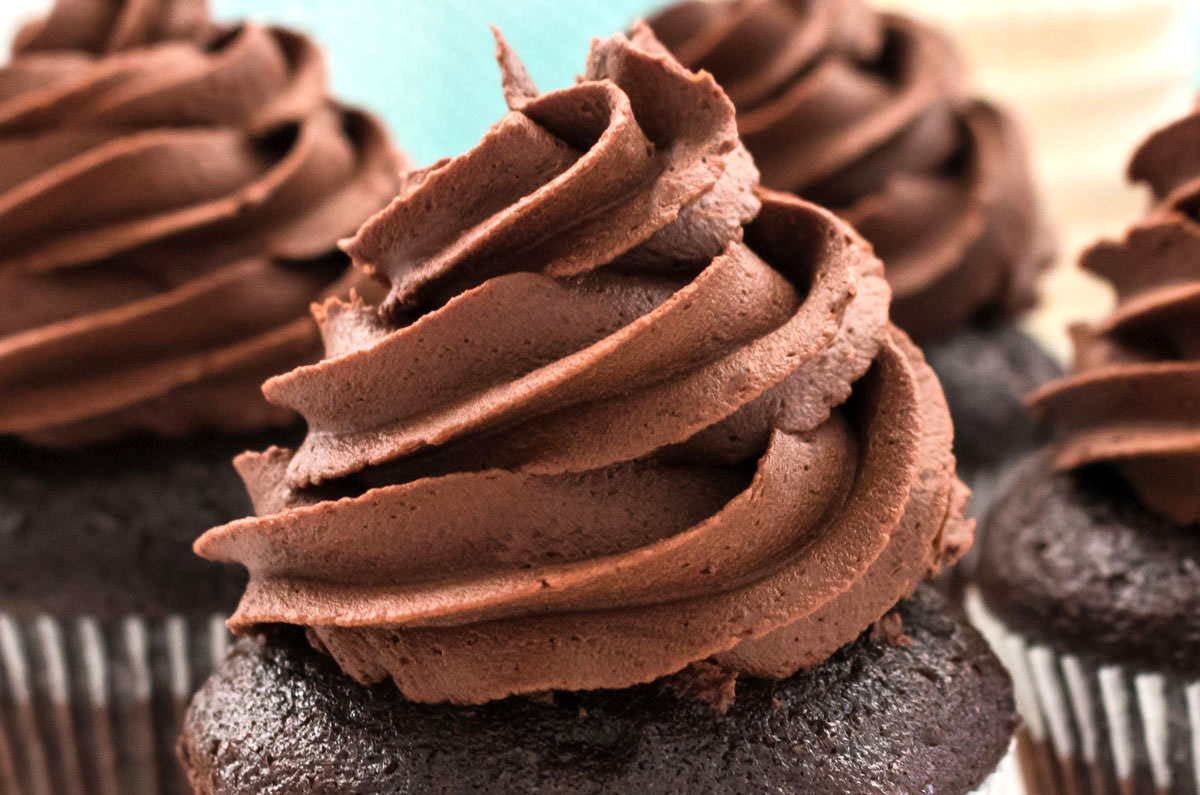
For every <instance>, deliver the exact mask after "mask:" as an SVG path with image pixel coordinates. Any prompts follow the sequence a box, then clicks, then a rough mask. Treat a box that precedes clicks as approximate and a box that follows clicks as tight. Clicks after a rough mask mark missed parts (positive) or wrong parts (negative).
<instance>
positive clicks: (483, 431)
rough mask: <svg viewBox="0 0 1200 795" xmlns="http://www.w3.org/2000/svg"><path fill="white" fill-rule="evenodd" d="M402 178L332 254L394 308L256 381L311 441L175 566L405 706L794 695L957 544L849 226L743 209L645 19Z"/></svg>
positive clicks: (940, 468)
mask: <svg viewBox="0 0 1200 795" xmlns="http://www.w3.org/2000/svg"><path fill="white" fill-rule="evenodd" d="M498 41H499V47H498V60H499V62H500V65H501V70H502V74H503V85H504V91H505V95H506V97H507V100H508V103H509V106H510V108H511V110H510V112H509V113H507V114H506V115H505V116H504V117H503V118H501V120H500V121H499V122H498V123H496V124H495V125H494V126H493V127H492V129H491V130H490V131H489V132H488V134H487V135H486V136H485V137H484V138H483V139H482V141H481V142H480V143H479V145H478V146H477V147H476V148H475V149H473V150H471V151H470V152H468V153H467V154H465V155H462V156H460V157H458V158H455V159H453V160H448V161H443V162H440V163H438V164H435V165H434V166H432V167H431V168H429V169H426V170H423V171H419V172H415V173H413V174H411V175H410V176H409V178H408V179H407V184H406V185H405V187H404V189H403V190H402V192H401V194H400V195H399V196H398V197H397V198H396V199H395V200H394V201H393V202H392V204H391V205H390V206H389V207H388V208H387V209H386V210H384V211H383V212H381V213H379V214H378V215H376V216H375V217H373V218H372V219H371V221H369V222H368V223H367V224H366V225H365V226H364V227H363V228H362V229H361V230H359V233H358V234H357V235H356V236H355V237H354V238H353V239H351V240H349V241H348V242H347V243H346V244H345V247H346V250H347V251H348V252H350V254H351V256H352V257H353V259H354V261H355V263H356V265H358V266H359V267H361V268H362V269H364V270H365V271H367V272H370V273H373V274H375V275H376V276H378V277H380V278H382V279H384V280H385V281H386V282H387V284H388V285H389V293H388V296H387V299H386V300H385V301H384V302H383V303H382V305H381V306H379V307H375V306H371V305H369V304H367V303H366V302H364V301H362V300H352V301H349V302H346V301H341V300H336V299H333V300H330V301H327V302H326V303H325V304H323V305H322V306H321V307H320V309H319V311H318V312H317V319H318V322H319V323H320V325H321V327H322V333H323V336H324V339H325V345H326V351H327V355H326V358H325V359H324V360H323V361H321V362H320V363H318V364H315V365H310V366H306V367H300V368H298V369H296V370H293V371H292V372H290V373H287V374H285V375H282V376H279V377H276V378H273V379H271V380H270V381H268V382H267V384H266V386H265V387H264V391H265V392H266V394H267V396H268V397H269V398H270V399H271V400H272V401H274V402H275V403H277V404H279V405H282V406H286V407H288V408H291V409H294V410H296V411H297V412H299V413H301V414H302V415H304V417H305V419H306V420H307V421H308V434H307V437H306V438H305V440H304V442H303V443H302V444H301V445H300V447H299V448H298V449H296V450H294V451H292V450H284V449H280V448H272V449H269V450H267V451H266V452H263V453H247V454H244V455H243V456H242V457H240V458H239V460H238V461H237V466H238V469H239V471H240V472H241V474H242V476H243V478H244V480H245V481H246V484H247V487H248V490H249V491H250V493H251V496H252V498H253V500H254V504H255V508H256V512H257V514H258V516H256V517H252V518H247V519H242V520H239V521H235V522H232V523H230V524H227V525H225V526H223V527H219V528H215V529H213V530H210V531H209V532H208V533H207V534H205V535H204V536H203V537H202V538H201V539H200V540H199V541H198V542H197V544H196V550H197V552H198V553H199V554H201V555H202V556H204V557H208V558H212V559H214V560H220V561H226V562H236V563H240V564H243V565H245V566H246V567H247V568H248V569H249V571H250V578H251V579H250V584H249V586H248V588H247V591H246V594H245V596H244V597H243V599H242V601H241V604H240V605H239V607H238V610H237V612H236V614H235V615H234V616H233V617H232V619H231V621H230V625H231V627H232V628H233V629H234V630H235V631H237V632H240V633H245V632H250V631H253V630H255V629H256V628H257V627H261V626H263V625H269V624H274V623H286V624H294V625H300V626H304V627H307V628H308V634H309V638H310V640H311V641H312V643H313V644H314V645H316V646H317V647H318V648H321V649H324V650H325V651H327V652H328V653H329V654H330V655H332V656H333V657H334V658H335V659H336V660H337V662H338V664H339V665H340V666H341V668H342V669H343V670H344V671H345V672H346V673H348V674H349V675H350V676H352V677H354V678H355V679H357V680H358V681H360V682H363V683H369V682H376V681H379V680H382V679H386V678H389V677H390V678H391V679H393V680H394V681H395V683H396V684H397V686H398V687H399V688H400V690H401V691H403V693H404V694H405V695H406V696H407V697H408V698H410V699H412V700H414V701H422V702H437V701H447V700H448V701H453V702H459V703H480V702H484V701H488V700H492V699H497V698H502V697H504V696H507V695H510V694H514V693H531V692H538V691H544V690H552V689H571V690H579V689H589V688H619V687H625V686H629V685H632V684H635V683H639V682H646V681H650V680H653V679H655V678H658V677H661V676H664V675H666V674H670V673H673V672H676V671H679V670H681V669H683V668H684V667H686V666H688V665H689V664H691V663H695V662H698V661H704V660H707V661H710V662H712V663H714V664H717V665H719V666H722V667H724V668H727V669H729V670H731V671H734V672H739V673H745V674H753V675H762V676H776V677H779V676H787V675H790V674H791V673H793V672H794V671H796V670H797V669H799V668H802V667H806V666H811V665H815V664H817V663H819V662H821V661H823V660H824V659H826V658H827V657H828V656H829V655H830V654H832V653H833V652H834V651H835V650H836V649H838V648H839V647H841V646H843V645H844V644H846V643H848V642H850V641H852V640H853V639H854V638H855V637H857V636H858V634H859V633H861V632H862V631H863V630H864V629H865V628H866V627H868V626H870V625H871V624H872V623H873V622H874V621H876V620H878V619H879V618H880V617H881V616H882V615H884V614H885V613H886V612H887V611H888V610H889V609H890V608H891V607H892V606H893V605H894V604H895V603H896V602H897V601H898V600H899V599H901V598H902V597H904V596H906V595H908V594H910V593H912V591H913V589H914V588H916V586H917V585H918V584H919V583H920V582H921V581H922V580H924V579H925V578H927V577H929V576H930V575H931V574H932V573H934V572H936V571H938V570H939V569H940V568H941V567H942V565H943V564H945V563H947V562H949V561H952V560H954V559H956V558H957V556H959V555H960V554H961V553H962V552H963V551H965V548H966V547H967V546H969V544H970V540H971V531H972V525H971V523H970V522H969V521H967V520H964V519H963V517H962V513H961V510H962V505H963V502H964V500H965V496H966V490H965V488H964V487H963V486H962V485H961V484H960V483H959V482H958V480H957V479H956V478H955V475H954V458H953V456H952V455H951V452H950V447H951V436H952V431H951V425H950V418H949V415H948V413H947V410H946V406H945V402H944V399H943V397H942V395H941V391H940V388H939V386H938V384H937V381H936V378H935V377H934V376H933V374H932V371H931V370H930V369H929V368H928V367H927V366H926V365H925V363H924V361H923V359H922V357H921V354H920V353H919V352H918V351H917V349H916V348H915V347H914V346H913V345H912V344H911V343H910V342H909V340H908V338H907V337H906V336H905V335H904V334H903V332H901V331H899V330H898V329H896V328H895V327H893V326H891V325H890V324H889V323H888V320H887V307H888V295H889V291H888V287H887V284H886V282H885V280H884V279H883V274H882V266H881V264H880V262H879V261H878V259H876V258H875V256H874V255H873V254H872V253H871V249H870V247H869V245H868V244H867V243H865V242H864V241H863V240H862V239H861V238H860V237H858V236H857V235H856V234H855V233H854V232H853V230H852V229H851V228H850V227H849V225H847V224H845V223H844V222H843V221H840V220H839V219H837V218H836V217H835V216H834V215H832V214H830V213H828V212H826V211H824V210H822V209H820V208H818V207H816V206H814V205H811V204H808V203H807V202H804V201H802V200H800V199H797V198H795V197H792V196H788V195H784V194H779V193H774V192H771V191H768V190H761V189H759V188H758V187H757V181H758V177H757V173H756V170H755V168H754V165H753V163H752V161H751V159H750V158H749V156H748V155H747V153H746V151H745V149H744V148H743V147H742V145H741V144H740V142H739V140H738V136H737V130H736V124H735V121H734V112H733V106H732V105H731V104H730V102H729V100H728V99H727V98H726V96H725V94H724V93H723V92H722V91H721V89H720V88H719V87H718V86H717V84H716V83H715V82H714V80H713V79H712V78H711V76H709V75H707V74H704V73H699V74H696V73H692V72H689V71H687V70H686V69H684V68H683V67H681V66H680V65H679V64H678V62H676V61H675V60H674V59H673V58H672V57H671V56H670V55H669V54H668V53H667V52H666V51H665V50H664V49H663V48H662V47H661V45H659V43H658V42H657V40H655V39H654V37H653V34H652V33H651V32H650V31H649V29H648V28H646V27H642V26H639V27H638V28H636V29H635V31H634V32H633V34H632V36H631V37H630V38H627V37H626V36H624V35H618V36H615V37H613V38H611V39H608V40H605V41H595V42H593V45H592V50H591V54H590V57H589V59H588V64H587V70H586V73H585V76H584V77H583V78H581V79H580V81H579V82H578V83H577V84H576V85H574V86H572V87H570V88H566V89H563V90H560V91H555V92H551V93H547V94H539V93H538V91H537V89H536V88H535V87H534V86H533V84H532V83H531V82H530V80H529V78H528V76H527V75H526V74H525V72H524V69H523V68H522V66H521V64H520V62H519V61H518V60H517V58H516V56H515V55H514V54H513V53H512V52H511V51H510V50H509V49H508V48H507V46H506V45H505V44H504V43H503V41H502V40H500V39H499V37H498Z"/></svg>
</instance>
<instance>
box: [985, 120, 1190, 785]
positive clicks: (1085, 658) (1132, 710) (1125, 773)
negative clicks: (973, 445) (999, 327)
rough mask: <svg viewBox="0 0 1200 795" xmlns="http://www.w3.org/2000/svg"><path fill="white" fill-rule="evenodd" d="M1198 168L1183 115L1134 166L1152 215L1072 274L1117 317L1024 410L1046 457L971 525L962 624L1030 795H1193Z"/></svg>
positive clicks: (1084, 335)
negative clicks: (1090, 279)
mask: <svg viewBox="0 0 1200 795" xmlns="http://www.w3.org/2000/svg"><path fill="white" fill-rule="evenodd" d="M1197 151H1200V115H1197V114H1194V113H1193V114H1192V115H1190V116H1188V117H1186V118H1184V119H1182V120H1180V121H1177V122H1175V123H1173V124H1171V125H1169V126H1167V127H1165V128H1163V129H1161V130H1159V131H1158V132H1156V133H1155V134H1154V135H1153V136H1151V137H1150V139H1149V140H1148V141H1147V142H1146V143H1144V144H1143V145H1142V146H1141V147H1140V148H1139V149H1138V151H1137V152H1136V154H1135V155H1134V157H1133V160H1132V162H1131V164H1130V168H1129V171H1130V175H1131V176H1132V177H1133V178H1134V179H1135V180H1139V181H1142V182H1145V183H1147V184H1148V185H1149V186H1150V187H1151V188H1152V190H1153V192H1154V195H1155V196H1156V197H1157V204H1156V205H1155V206H1154V208H1153V209H1152V210H1151V211H1150V212H1149V213H1148V214H1147V216H1146V217H1145V218H1144V219H1143V220H1142V221H1141V222H1139V223H1138V224H1137V225H1135V226H1134V227H1132V228H1131V229H1130V230H1129V231H1128V232H1127V234H1126V235H1125V237H1124V238H1123V239H1122V240H1120V241H1118V242H1103V243H1099V244H1097V245H1095V246H1094V247H1092V248H1091V249H1090V250H1089V251H1088V252H1087V253H1086V254H1085V256H1084V257H1083V261H1082V265H1083V267H1084V268H1086V269H1087V270H1089V271H1091V272H1092V273H1095V274H1097V275H1098V276H1101V277H1103V278H1105V279H1107V280H1108V281H1109V282H1110V283H1111V284H1112V286H1113V287H1114V288H1115V290H1116V293H1117V297H1118V303H1117V308H1116V310H1115V312H1114V313H1113V314H1112V315H1111V316H1110V317H1108V318H1107V319H1105V320H1104V321H1103V322H1100V323H1098V324H1095V325H1091V326H1079V327H1077V328H1076V329H1074V337H1075V350H1076V357H1075V373H1074V374H1073V375H1072V376H1071V377H1069V378H1065V379H1063V380H1061V381H1056V382H1054V383H1052V384H1049V385H1047V386H1046V387H1044V388H1043V389H1041V390H1040V391H1039V392H1037V393H1036V394H1035V395H1034V396H1033V405H1034V408H1035V409H1036V410H1037V411H1038V412H1039V413H1040V414H1042V415H1043V416H1045V417H1046V419H1047V420H1048V421H1049V423H1050V424H1051V425H1052V426H1053V428H1054V429H1055V432H1056V442H1055V445H1054V447H1053V448H1051V451H1050V453H1049V455H1048V456H1047V458H1046V460H1045V462H1044V463H1043V466H1041V467H1038V468H1036V469H1034V470H1033V471H1031V472H1030V473H1028V475H1027V476H1026V477H1025V478H1024V479H1023V480H1022V481H1020V482H1019V483H1018V484H1017V485H1015V486H1014V488H1013V489H1012V491H1011V492H1010V493H1009V494H1007V495H1006V496H1005V497H1003V498H1002V499H1000V500H999V501H998V502H997V504H996V505H995V507H994V509H993V511H992V513H991V515H990V516H989V518H988V531H987V533H986V534H985V541H984V549H983V559H982V563H983V565H982V566H981V567H980V575H979V576H980V586H979V591H980V593H979V594H977V595H976V596H975V598H974V600H973V602H974V610H975V612H976V614H977V617H978V619H979V622H980V623H981V625H982V626H984V627H985V628H986V629H987V630H988V631H989V633H990V634H991V635H992V639H993V643H994V644H995V646H996V648H997V651H998V652H999V653H1000V654H1001V656H1002V657H1004V658H1005V661H1006V663H1008V664H1009V667H1010V669H1011V670H1012V672H1013V674H1014V677H1015V678H1016V680H1017V683H1018V685H1019V687H1020V689H1019V690H1018V694H1019V696H1021V699H1020V700H1021V701H1022V702H1023V703H1021V708H1022V711H1023V712H1024V714H1025V717H1026V725H1027V726H1028V727H1029V734H1030V739H1031V741H1032V742H1031V743H1030V754H1029V758H1030V759H1031V760H1032V762H1033V763H1036V764H1031V766H1032V767H1034V768H1035V776H1036V778H1037V791H1038V792H1082V793H1092V792H1118V791H1119V792H1171V793H1194V792H1196V791H1198V790H1200V748H1198V747H1197V745H1196V742H1195V740H1196V738H1197V737H1200V532H1198V531H1200V348H1197V340H1198V339H1200V336H1198V335H1197V331H1198V330H1200V267H1198V265H1197V263H1200V224H1198V223H1197V221H1196V215H1195V213H1196V209H1197V207H1198V206H1200V204H1198V201H1200V161H1198V160H1197V158H1196V156H1195V152H1197ZM1047 470H1049V471H1047Z"/></svg>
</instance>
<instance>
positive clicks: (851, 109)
mask: <svg viewBox="0 0 1200 795" xmlns="http://www.w3.org/2000/svg"><path fill="white" fill-rule="evenodd" d="M650 24H651V25H652V26H653V28H654V31H655V33H656V34H657V35H658V36H659V37H660V38H661V39H662V41H663V43H664V44H665V45H666V46H667V47H668V48H669V49H670V50H671V51H672V52H673V53H674V54H675V55H676V56H677V57H678V58H679V60H680V61H681V62H682V63H683V64H684V65H685V66H688V67H690V68H695V69H701V68H702V69H706V70H708V71H709V72H711V73H712V74H713V75H714V76H715V77H716V79H717V81H718V82H719V83H720V84H721V85H722V86H723V87H724V88H725V90H726V91H727V92H728V93H729V97H730V99H731V100H733V102H734V104H735V105H736V107H737V110H738V127H739V129H740V131H741V136H742V140H743V141H744V142H745V145H746V147H747V148H748V149H749V150H750V152H751V153H752V154H753V155H754V160H755V162H756V164H757V165H758V167H759V169H760V170H761V171H762V181H763V183H764V184H765V185H767V186H769V187H772V188H776V189H779V190H787V191H793V192H795V193H797V194H799V195H800V196H803V197H805V198H807V199H811V200H813V201H816V202H818V203H820V204H823V205H825V206H828V207H831V208H833V209H834V210H835V211H836V212H837V213H838V214H840V215H841V216H842V217H843V218H845V219H846V220H848V221H850V222H851V223H852V224H853V225H854V226H855V228H856V229H858V231H859V232H860V233H862V234H863V236H865V237H866V238H867V239H868V240H869V241H871V243H872V244H873V245H874V246H875V251H876V252H877V253H878V254H879V256H880V257H881V258H882V259H883V261H884V262H885V263H886V265H887V278H888V281H889V282H890V283H891V285H892V290H893V293H894V298H893V302H892V316H893V318H894V319H895V321H896V322H897V324H899V325H900V326H901V327H903V328H904V329H905V330H906V331H908V332H909V333H910V334H911V335H912V336H913V337H914V338H915V339H916V340H917V341H918V342H921V343H925V342H929V341H934V340H937V339H939V338H942V337H945V336H948V335H950V334H952V333H953V332H954V331H956V330H958V329H960V328H962V327H964V326H966V325H967V324H969V323H972V322H987V321H989V320H994V319H997V318H1003V317H1006V316H1009V315H1012V314H1015V313H1017V312H1020V311H1021V310H1024V309H1026V308H1028V307H1029V306H1031V305H1032V304H1033V301H1034V279H1035V277H1036V275H1037V273H1038V272H1039V271H1040V270H1041V269H1042V268H1044V267H1045V266H1047V265H1048V264H1049V261H1050V255H1051V247H1050V245H1049V238H1048V236H1047V234H1046V232H1045V228H1044V227H1043V225H1042V223H1041V220H1040V219H1039V217H1038V213H1037V208H1036V201H1035V197H1034V192H1033V187H1032V180H1031V175H1030V169H1029V166H1028V163H1027V158H1026V154H1025V151H1024V147H1023V144H1022V142H1021V138H1020V135H1019V132H1018V130H1017V129H1016V127H1015V126H1014V124H1013V122H1012V121H1011V120H1010V119H1009V118H1008V117H1007V116H1006V115H1005V114H1004V113H1003V112H1002V111H1000V110H999V109H997V108H996V107H994V106H992V105H991V104H989V103H987V102H983V101H980V100H978V99H972V98H970V97H969V95H968V94H967V92H966V90H965V86H964V84H963V74H964V70H963V68H962V66H961V64H960V62H959V59H958V57H957V54H956V53H955V52H954V50H953V48H952V47H951V46H950V45H949V43H948V42H947V41H946V40H945V39H943V38H942V37H941V36H940V35H938V34H937V33H935V32H934V31H932V30H930V29H929V28H926V27H924V26H923V25H920V24H918V23H916V22H914V21H913V20H911V19H908V18H905V17H902V16H896V15H891V14H878V13H875V12H873V11H871V10H870V9H868V8H867V7H866V6H864V5H863V4H861V3H860V2H858V0H816V1H815V2H805V3H800V2H796V0H727V1H725V0H723V1H722V2H706V1H704V0H687V2H681V3H677V4H675V5H673V6H670V7H668V8H667V9H665V10H663V11H661V12H660V13H659V14H658V15H657V16H655V17H654V18H652V19H651V21H650Z"/></svg>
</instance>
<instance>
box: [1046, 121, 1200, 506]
mask: <svg viewBox="0 0 1200 795" xmlns="http://www.w3.org/2000/svg"><path fill="white" fill-rule="evenodd" d="M1197 144H1200V114H1198V113H1192V114H1191V115H1189V116H1187V117H1186V118H1184V119H1181V120H1179V121H1177V122H1175V123H1174V124H1171V125H1168V126H1167V127H1165V128H1163V129H1161V130H1159V131H1157V132H1156V133H1154V134H1153V135H1152V136H1150V138H1149V139H1148V140H1147V141H1146V142H1145V143H1144V144H1142V146H1141V147H1139V149H1138V150H1137V152H1136V153H1135V154H1134V156H1133V159H1132V161H1131V162H1130V167H1129V173H1130V176H1131V177H1132V178H1133V179H1135V180H1138V181H1142V182H1146V183H1147V184H1148V185H1149V186H1150V187H1151V189H1152V190H1153V192H1154V196H1155V200H1156V203H1155V205H1154V207H1153V208H1152V209H1151V210H1150V212H1149V213H1148V214H1147V216H1146V218H1145V219H1143V220H1142V221H1141V222H1140V223H1138V224H1137V225H1135V226H1134V227H1132V228H1131V229H1130V230H1129V231H1128V232H1127V233H1126V235H1125V237H1124V238H1123V239H1122V240H1120V241H1104V242H1100V243H1097V244H1096V245H1094V246H1093V247H1092V248H1091V249H1089V250H1088V251H1087V252H1085V253H1084V255H1083V259H1082V261H1081V265H1082V266H1083V267H1084V268H1086V269H1088V270H1090V271H1092V272H1093V273H1096V274H1097V275H1099V276H1101V277H1103V278H1105V279H1107V280H1108V281H1110V282H1111V283H1112V284H1113V286H1114V287H1115V288H1116V291H1117V308H1116V310H1115V311H1114V312H1113V314H1112V315H1111V316H1110V317H1109V318H1107V319H1106V320H1104V321H1103V322H1101V323H1098V324H1095V325H1090V326H1085V325H1080V326H1077V327H1075V328H1074V329H1072V333H1073V336H1074V341H1075V368H1074V369H1075V372H1074V374H1073V375H1072V376H1070V377H1068V378H1065V379H1061V380H1060V381H1056V382H1053V383H1051V384H1048V385H1047V386H1046V387H1044V388H1042V389H1041V390H1039V391H1038V392H1036V393H1035V394H1034V395H1033V396H1032V397H1031V402H1032V404H1033V406H1034V408H1035V409H1036V410H1037V411H1038V412H1039V413H1040V414H1042V415H1043V416H1044V417H1045V418H1046V419H1047V420H1048V422H1049V423H1050V424H1051V425H1052V426H1053V428H1054V429H1055V431H1056V433H1057V436H1058V440H1059V446H1058V449H1057V452H1056V455H1055V459H1054V460H1055V463H1056V465H1057V466H1058V467H1060V468H1062V469H1072V468H1075V467H1079V466H1083V465H1087V464H1094V463H1097V462H1109V463H1111V464H1113V465H1114V466H1116V467H1117V468H1118V469H1119V470H1120V471H1121V473H1122V474H1123V475H1124V476H1125V477H1126V478H1127V479H1128V480H1129V481H1130V482H1131V484H1132V485H1133V486H1134V488H1135V489H1136V490H1137V492H1138V494H1139V495H1140V496H1141V498H1142V501H1143V502H1144V503H1145V504H1146V505H1147V506H1148V507H1150V508H1152V509H1154V510H1156V511H1158V512H1160V513H1162V514H1165V515H1166V516H1168V517H1170V518H1171V519H1173V520H1174V521H1176V522H1179V523H1180V524H1184V525H1187V524H1194V523H1198V522H1200V222H1198V220H1197V218H1198V216H1197V210H1198V209H1200V159H1198V158H1197V157H1196V151H1197V148H1198V147H1197Z"/></svg>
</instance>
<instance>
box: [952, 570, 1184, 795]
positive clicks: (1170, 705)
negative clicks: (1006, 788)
mask: <svg viewBox="0 0 1200 795" xmlns="http://www.w3.org/2000/svg"><path fill="white" fill-rule="evenodd" d="M966 608H967V614H968V616H969V617H970V619H971V621H972V622H973V623H974V624H975V626H976V627H978V628H979V631H980V632H981V633H983V635H984V636H985V637H986V638H987V639H988V641H989V642H990V643H991V644H992V648H993V649H994V650H995V652H996V655H997V656H998V657H999V658H1000V659H1001V661H1003V663H1004V664H1005V666H1006V667H1007V668H1008V670H1009V673H1011V674H1012V677H1013V686H1014V691H1015V694H1016V700H1017V709H1018V711H1019V712H1020V713H1021V717H1022V718H1023V719H1024V722H1025V725H1024V728H1023V729H1022V731H1023V733H1025V735H1026V737H1025V738H1022V739H1027V740H1028V742H1027V743H1025V745H1024V746H1023V748H1022V752H1023V754H1024V753H1027V754H1028V755H1029V756H1028V758H1023V759H1022V761H1023V763H1024V764H1023V768H1024V775H1025V777H1026V779H1027V781H1026V783H1027V788H1028V790H1029V792H1030V793H1033V794H1034V795H1058V793H1078V795H1087V794H1088V793H1112V795H1124V793H1129V792H1156V793H1170V795H1197V793H1200V682H1195V681H1187V680H1183V679H1179V678H1177V677H1172V676H1168V675H1165V674H1162V673H1155V672H1145V671H1134V670H1131V669H1129V668H1127V667H1125V666H1121V665H1105V664H1098V663H1096V662H1094V661H1091V660H1087V659H1084V658H1081V657H1079V656H1076V655H1074V654H1069V653H1064V652H1061V651H1058V650H1055V649H1052V648H1050V647H1049V646H1046V645H1043V644H1031V643H1028V642H1027V641H1026V640H1025V639H1024V638H1022V637H1021V636H1020V635H1018V634H1017V633H1015V632H1013V631H1011V630H1010V629H1008V627H1006V626H1005V625H1004V624H1003V623H1002V622H1001V621H1000V620H999V619H998V618H997V617H996V616H995V615H994V614H992V613H991V611H990V610H988V608H987V606H986V605H985V604H984V602H983V598H982V596H981V595H980V593H979V590H978V588H976V587H970V588H968V589H967V593H966Z"/></svg>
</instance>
